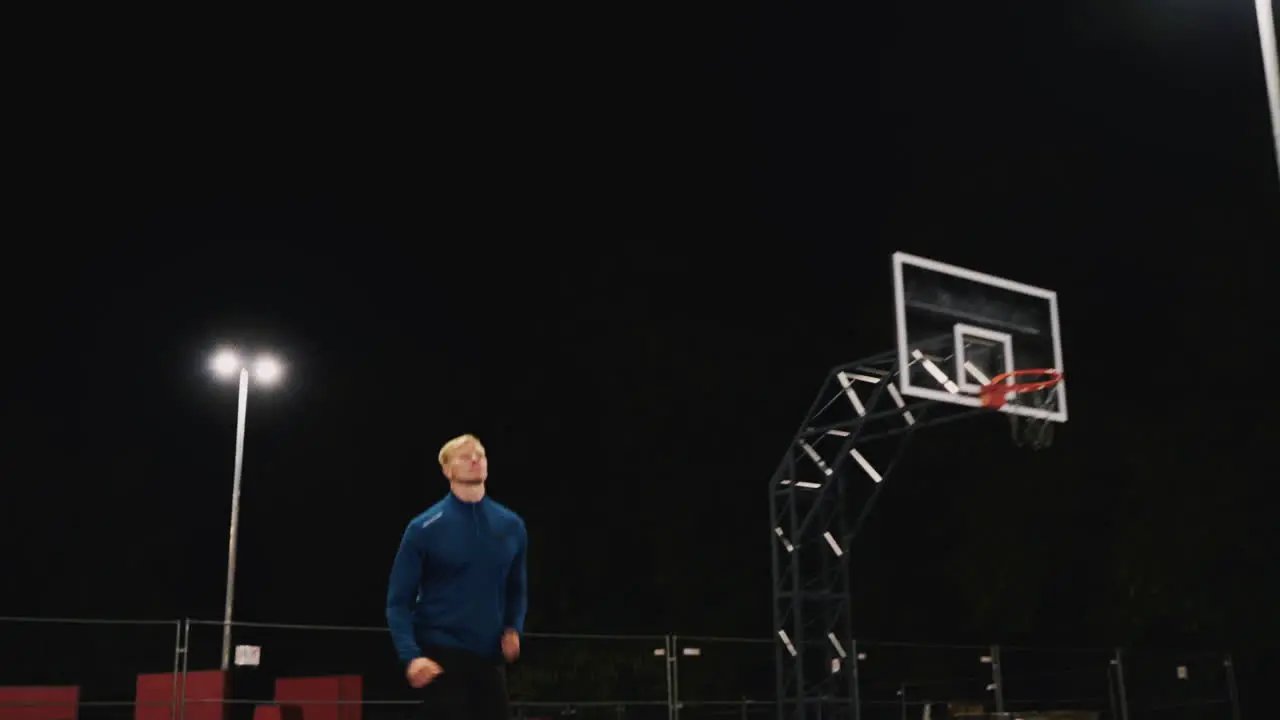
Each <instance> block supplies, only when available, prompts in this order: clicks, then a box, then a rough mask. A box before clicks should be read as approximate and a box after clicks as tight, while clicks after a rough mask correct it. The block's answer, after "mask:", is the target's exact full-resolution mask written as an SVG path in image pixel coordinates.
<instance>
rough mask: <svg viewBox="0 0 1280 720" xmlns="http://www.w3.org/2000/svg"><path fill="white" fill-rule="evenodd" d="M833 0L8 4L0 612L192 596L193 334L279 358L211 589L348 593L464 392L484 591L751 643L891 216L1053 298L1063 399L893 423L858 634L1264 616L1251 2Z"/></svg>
mask: <svg viewBox="0 0 1280 720" xmlns="http://www.w3.org/2000/svg"><path fill="white" fill-rule="evenodd" d="M802 5H803V4H802ZM847 5H848V7H845V8H842V9H841V8H836V7H835V6H834V5H830V6H823V7H817V6H812V7H808V6H806V7H803V8H797V7H794V6H787V7H784V4H783V3H771V4H768V5H767V6H763V5H756V4H747V3H740V4H735V9H731V10H730V9H726V10H724V11H723V12H721V13H719V14H712V13H710V12H706V11H693V10H689V9H688V8H685V9H683V10H681V11H680V12H674V11H673V12H666V11H663V12H659V11H658V10H657V9H654V8H648V7H646V8H644V9H636V10H634V11H628V12H626V13H623V12H621V11H618V12H617V13H616V14H608V15H606V14H602V13H601V11H591V12H585V13H584V12H582V11H581V10H574V11H572V12H570V11H567V10H563V11H560V10H550V9H547V8H545V7H538V8H537V9H536V10H522V11H515V12H511V11H508V10H503V11H501V12H499V11H496V10H494V11H493V15H492V16H487V17H484V18H468V19H467V20H466V21H465V22H464V21H462V20H460V19H458V18H452V17H451V18H448V19H447V20H446V19H444V18H442V17H435V18H431V19H428V18H425V17H424V18H419V19H415V20H413V21H409V20H407V19H403V20H400V19H397V18H392V17H384V18H379V19H376V20H375V19H373V18H368V19H362V20H359V21H356V20H350V21H348V19H339V18H335V17H329V18H323V19H321V18H314V17H312V18H309V19H306V20H305V21H304V20H303V19H300V18H290V19H288V20H286V19H282V18H265V17H264V18H256V19H254V20H252V21H249V20H244V19H240V20H234V21H233V20H230V19H227V18H208V19H206V20H201V21H200V22H195V21H194V20H191V19H188V20H187V21H183V22H184V23H186V24H183V23H179V25H181V28H182V29H181V31H179V30H178V29H174V28H170V30H169V31H166V32H164V33H154V34H153V33H150V32H147V31H145V29H144V26H145V23H144V24H142V25H131V26H130V27H131V29H130V30H128V31H122V34H118V35H112V36H109V37H104V36H102V35H99V34H98V33H96V32H91V31H89V30H87V29H77V30H71V31H68V32H69V35H68V34H60V35H59V37H58V39H57V40H56V41H54V40H52V39H51V40H50V43H51V45H49V46H46V47H45V53H44V54H42V55H40V57H41V58H42V59H40V60H39V61H38V62H37V61H35V60H32V65H31V69H30V71H29V73H28V74H27V75H26V78H25V80H24V81H22V83H21V86H20V87H18V88H17V89H15V91H14V92H15V93H17V95H15V96H14V97H15V98H19V97H20V98H21V99H22V102H18V103H16V104H11V105H10V109H9V110H8V111H7V112H8V113H9V114H11V119H16V120H17V123H16V126H17V127H19V130H11V133H13V134H11V136H10V140H11V143H13V144H14V147H15V148H16V150H15V152H16V154H17V158H16V162H15V163H13V164H12V165H11V170H13V171H15V172H16V173H17V174H16V176H15V177H16V178H17V183H16V188H12V189H11V190H10V202H11V203H13V205H12V211H11V212H10V213H9V214H8V216H9V219H10V220H11V223H12V224H10V225H9V232H8V233H7V235H8V237H9V240H10V243H9V244H8V245H7V247H6V252H5V260H4V262H3V268H4V270H5V271H6V272H5V282H4V284H3V287H4V289H3V291H0V292H2V293H3V296H4V299H5V300H6V302H5V307H6V308H7V312H6V314H5V319H6V322H5V325H6V337H7V342H5V343H4V346H5V356H6V357H5V360H4V363H5V366H6V367H7V368H8V376H9V378H10V380H9V384H10V385H9V386H10V391H9V393H8V394H7V396H6V400H5V402H4V403H3V404H2V405H0V407H3V410H4V416H5V419H6V424H5V427H6V441H5V442H4V444H3V448H4V449H3V457H4V464H3V468H4V475H5V482H4V484H3V486H2V488H0V497H3V498H4V501H3V503H2V506H3V507H4V508H5V511H6V512H5V515H6V520H5V522H4V523H3V528H4V529H3V536H2V537H3V541H4V545H5V547H7V548H9V549H10V551H9V552H7V553H6V560H5V561H4V563H3V565H0V568H2V569H3V574H4V576H5V578H6V589H5V591H4V593H3V594H2V595H0V615H39V616H77V617H80V616H83V617H112V618H114V617H128V618H156V619H171V618H179V617H188V616H190V617H196V618H205V619H209V620H215V619H218V618H220V616H221V611H222V599H223V596H222V593H223V583H224V580H225V563H226V551H227V547H226V538H227V523H228V515H229V503H230V497H229V496H230V487H231V479H232V459H233V450H234V425H235V389H234V387H233V386H229V385H221V384H218V383H216V382H215V381H214V380H213V379H212V377H211V376H210V374H209V373H208V371H207V367H206V365H207V359H208V356H209V353H210V352H211V351H212V350H213V349H215V348H216V347H218V346H219V345H220V344H222V343H233V344H239V345H241V346H242V347H246V348H250V349H252V348H263V349H268V350H272V351H274V352H277V353H278V354H279V355H280V356H281V357H282V358H283V359H284V360H285V361H286V363H287V366H288V371H287V378H286V382H285V383H284V384H283V385H282V386H281V387H280V388H278V389H275V390H272V391H269V392H268V391H261V392H259V391H258V390H257V389H255V390H254V391H253V392H252V394H251V397H250V400H249V413H248V435H247V443H246V454H245V463H244V495H243V513H242V516H241V520H242V524H241V529H242V530H241V552H240V572H239V578H238V587H239V590H238V593H237V613H236V614H237V617H238V618H241V619H245V620H260V621H281V622H298V623H332V624H353V625H379V624H381V623H382V622H383V604H384V594H385V590H386V577H387V572H388V569H389V567H390V563H391V559H392V556H393V554H394V552H395V549H396V546H397V543H398V541H399V537H400V534H401V532H402V531H403V529H404V526H405V523H406V522H407V521H408V519H409V518H411V517H412V516H413V515H415V514H416V513H418V512H420V511H421V510H423V509H424V508H425V507H426V506H427V505H428V504H430V503H431V502H433V501H434V500H436V499H438V498H439V497H442V496H443V494H444V493H445V492H446V491H447V489H446V484H445V482H444V480H443V478H442V477H441V476H440V473H439V469H438V467H437V466H436V463H435V454H436V451H437V449H438V448H439V446H440V444H441V443H442V442H443V441H445V440H447V439H448V438H450V437H452V436H454V435H457V434H460V433H463V432H473V433H476V434H477V435H479V436H480V437H481V439H482V440H483V441H484V442H485V443H486V445H487V446H488V449H489V453H490V457H491V476H490V481H489V488H490V493H491V495H492V496H493V497H494V498H496V499H498V500H499V501H501V502H503V503H504V504H507V505H508V506H510V507H512V508H513V509H515V510H516V511H517V512H519V513H520V514H522V515H523V517H524V518H525V519H526V521H527V523H528V527H529V534H530V562H531V566H530V572H531V577H532V590H531V609H530V614H529V629H530V630H537V631H581V632H620V633H621V632H648V633H657V634H662V633H667V632H680V633H700V634H722V633H723V634H733V635H742V636H751V637H762V638H763V637H765V636H767V635H768V634H770V633H771V632H772V630H773V628H772V627H771V623H772V619H771V615H770V604H769V600H770V595H769V592H770V591H769V555H768V552H769V545H768V543H769V542H770V535H769V527H768V502H767V498H768V494H767V492H768V491H767V484H768V480H769V477H770V475H771V473H772V471H773V469H774V466H775V465H776V463H777V462H778V460H779V459H780V458H781V456H782V454H783V452H784V451H785V450H786V448H787V443H788V442H789V441H790V439H791V434H792V433H793V432H794V431H795V428H796V426H797V425H798V424H799V423H800V422H801V420H803V414H804V411H805V409H806V408H807V407H808V405H809V403H810V401H811V400H812V398H813V395H814V393H815V392H817V390H818V389H819V386H820V384H821V382H822V381H823V379H824V377H825V373H826V371H827V369H828V368H830V367H831V366H833V365H835V364H837V363H840V362H844V361H849V360H855V359H857V358H859V357H862V356H865V355H870V354H873V353H877V352H880V351H883V350H888V349H890V348H892V347H893V343H894V335H893V328H892V315H893V309H892V296H891V293H890V255H891V253H892V252H893V251H895V250H903V251H907V252H911V253H915V254H919V255H924V256H927V257H932V258H936V259H939V260H942V261H945V262H950V263H954V264H958V265H962V266H966V267H972V268H975V269H979V270H983V271H986V272H991V273H994V274H997V275H1002V276H1006V277H1012V278H1015V279H1017V280H1021V281H1024V282H1028V283H1032V284H1035V285H1040V286H1043V287H1049V288H1053V289H1055V290H1057V291H1058V292H1059V295H1060V301H1061V307H1062V322H1063V327H1064V335H1065V356H1066V364H1067V366H1068V368H1069V376H1070V378H1071V380H1070V383H1071V384H1070V392H1071V400H1072V403H1071V410H1072V413H1071V422H1070V423H1069V425H1068V426H1067V427H1065V428H1063V429H1061V430H1060V431H1059V433H1058V436H1057V442H1056V443H1055V445H1054V446H1053V447H1052V448H1050V449H1048V450H1045V451H1042V452H1040V453H1032V452H1031V451H1029V450H1019V449H1017V448H1014V447H1012V445H1011V443H1010V442H1009V438H1008V431H1007V425H1006V424H1005V423H1004V421H1003V419H1002V418H995V417H982V418H977V419H975V420H973V421H971V422H968V423H964V424H961V425H955V426H947V427H941V428H935V429H930V430H926V431H924V432H922V433H919V434H918V435H917V436H916V437H915V438H914V440H913V441H912V442H913V443H914V444H913V446H912V449H911V452H910V455H909V457H908V460H907V461H906V462H905V463H904V464H903V466H902V467H901V468H900V469H899V471H898V474H896V475H895V476H893V477H892V479H891V483H890V484H889V485H888V486H886V490H885V492H884V493H883V497H882V498H881V499H880V501H879V504H878V506H877V510H876V513H875V514H874V516H873V518H872V520H871V522H870V524H869V526H868V528H867V530H866V533H865V534H864V535H863V536H862V540H863V541H862V544H861V545H860V547H859V548H858V549H857V550H856V552H855V553H854V555H853V557H852V558H851V562H852V563H853V567H854V573H855V577H856V578H857V582H856V590H855V596H856V602H855V605H856V608H857V615H856V621H855V623H856V625H857V627H858V632H859V634H861V635H866V636H873V637H880V638H901V639H911V640H925V639H929V640H937V641H940V642H943V641H948V640H955V639H977V640H979V641H983V642H990V641H996V640H1002V639H1006V638H1018V639H1020V640H1026V641H1029V642H1042V643H1059V642H1067V641H1068V640H1071V641H1076V642H1079V641H1084V640H1087V641H1088V642H1090V643H1099V644H1101V645H1109V644H1116V643H1128V642H1137V643H1143V642H1146V643H1161V642H1164V643H1172V644H1180V645H1187V646H1196V647H1201V646H1203V647H1213V648H1221V647H1235V648H1244V647H1246V646H1249V647H1254V648H1265V647H1268V646H1275V645H1277V644H1280V621H1278V618H1280V613H1276V612H1275V608H1276V607H1280V587H1278V586H1277V583H1276V581H1275V560H1274V558H1275V554H1274V553H1275V551H1276V548H1277V546H1278V542H1277V541H1278V540H1280V538H1277V530H1276V528H1277V524H1276V522H1275V519H1274V504H1273V503H1272V502H1271V501H1270V500H1269V498H1270V494H1269V493H1270V489H1269V488H1268V487H1266V485H1267V484H1266V483H1264V482H1263V480H1264V477H1265V476H1266V472H1267V471H1265V468H1266V467H1268V466H1270V465H1271V464H1272V463H1271V462H1270V461H1269V460H1267V455H1265V454H1264V453H1263V449H1264V446H1269V445H1271V444H1272V440H1273V438H1274V435H1275V432H1276V428H1277V426H1276V420H1275V413H1274V412H1272V410H1271V409H1270V408H1271V404H1272V403H1271V399H1274V396H1275V394H1274V392H1273V391H1270V390H1261V391H1253V390H1249V391H1242V389H1241V384H1242V383H1246V384H1248V383H1252V382H1253V381H1254V380H1260V379H1264V378H1265V376H1266V374H1267V371H1266V370H1265V367H1266V363H1267V362H1268V360H1267V357H1268V355H1269V354H1271V353H1269V351H1268V350H1267V345H1268V343H1267V341H1266V340H1265V338H1266V334H1267V333H1266V331H1267V330H1268V328H1269V325H1268V323H1267V319H1268V318H1269V317H1270V314H1269V312H1270V309H1269V306H1271V305H1273V304H1274V301H1273V294H1274V284H1273V280H1272V278H1273V276H1274V268H1275V267H1276V266H1277V265H1276V262H1275V259H1276V251H1275V241H1276V239H1277V238H1280V212H1278V211H1277V208H1280V182H1278V181H1277V172H1276V167H1275V158H1274V155H1273V153H1272V148H1271V145H1270V128H1269V124H1268V118H1267V109H1266V96H1265V87H1264V83H1263V74H1262V64H1261V62H1260V59H1259V52H1258V36H1257V30H1256V26H1255V25H1254V18H1253V8H1252V3H1251V2H1250V1H1249V0H1223V1H1221V2H1213V3H1192V2H1182V3H1163V4H1161V3H1155V2H1147V1H1145V0H1123V1H1120V2H1117V1H1116V0H1107V1H1106V2H1103V1H1101V0H1097V1H1094V0H1090V1H1087V2H1085V1H1081V0H1075V1H1073V2H1065V1H1055V2H1049V3H1043V2H1042V3H1033V4H1028V3H1014V2H998V3H989V4H987V6H986V7H981V4H979V6H978V7H975V6H974V5H973V4H956V3H948V4H940V5H937V6H929V7H928V8H921V7H919V6H917V5H911V4H899V5H890V6H876V7H866V6H864V5H861V4H847ZM1028 5H1034V6H1035V7H1034V8H1030V7H1027V6H1028ZM1158 5H1169V7H1163V8H1157V6H1158ZM509 12H510V14H508V13H509ZM610 12H613V11H610ZM544 13H545V14H544ZM557 13H559V14H558V15H557ZM592 13H595V14H592ZM633 13H634V14H633ZM698 13H702V14H698ZM534 15H537V17H534ZM140 20H141V19H140ZM154 20H155V19H154V18H153V19H152V21H154ZM113 21H114V22H124V21H123V20H121V19H120V18H115V19H114V20H113ZM86 22H87V19H86ZM89 24H90V25H92V23H91V22H90V23H89ZM126 24H127V23H126ZM175 27H176V26H175ZM1242 367H1244V368H1252V369H1246V370H1244V371H1243V372H1244V375H1241V374H1240V373H1241V368H1242ZM1268 396H1269V397H1270V398H1271V399H1268ZM385 651H386V654H387V660H388V662H390V660H391V648H390V645H389V643H388V644H387V647H386V648H385Z"/></svg>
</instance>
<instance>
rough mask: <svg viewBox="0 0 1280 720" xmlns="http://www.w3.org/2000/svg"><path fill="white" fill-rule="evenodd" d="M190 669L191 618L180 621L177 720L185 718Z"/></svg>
mask: <svg viewBox="0 0 1280 720" xmlns="http://www.w3.org/2000/svg"><path fill="white" fill-rule="evenodd" d="M190 668H191V618H186V619H184V620H183V621H182V677H180V678H178V679H177V680H178V684H179V685H181V686H182V693H181V697H180V698H179V699H178V700H179V703H178V720H184V718H186V716H187V670H189V669H190Z"/></svg>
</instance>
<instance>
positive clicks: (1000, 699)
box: [991, 645, 1004, 717]
mask: <svg viewBox="0 0 1280 720" xmlns="http://www.w3.org/2000/svg"><path fill="white" fill-rule="evenodd" d="M991 684H992V685H995V691H996V714H997V715H999V716H1001V717H1003V716H1004V679H1003V677H1002V675H1001V673H1000V646H999V645H992V646H991Z"/></svg>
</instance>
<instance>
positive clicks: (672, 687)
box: [662, 635, 677, 720]
mask: <svg viewBox="0 0 1280 720" xmlns="http://www.w3.org/2000/svg"><path fill="white" fill-rule="evenodd" d="M663 643H664V644H665V645H666V647H665V648H664V649H663V651H662V652H663V654H664V655H666V657H665V658H663V659H662V660H663V664H665V665H666V666H667V720H676V692H677V690H676V636H675V635H665V636H664V637H663Z"/></svg>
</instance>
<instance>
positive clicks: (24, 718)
mask: <svg viewBox="0 0 1280 720" xmlns="http://www.w3.org/2000/svg"><path fill="white" fill-rule="evenodd" d="M79 710H80V688H78V687H67V686H64V687H0V720H76V715H77V713H78V712H79Z"/></svg>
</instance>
